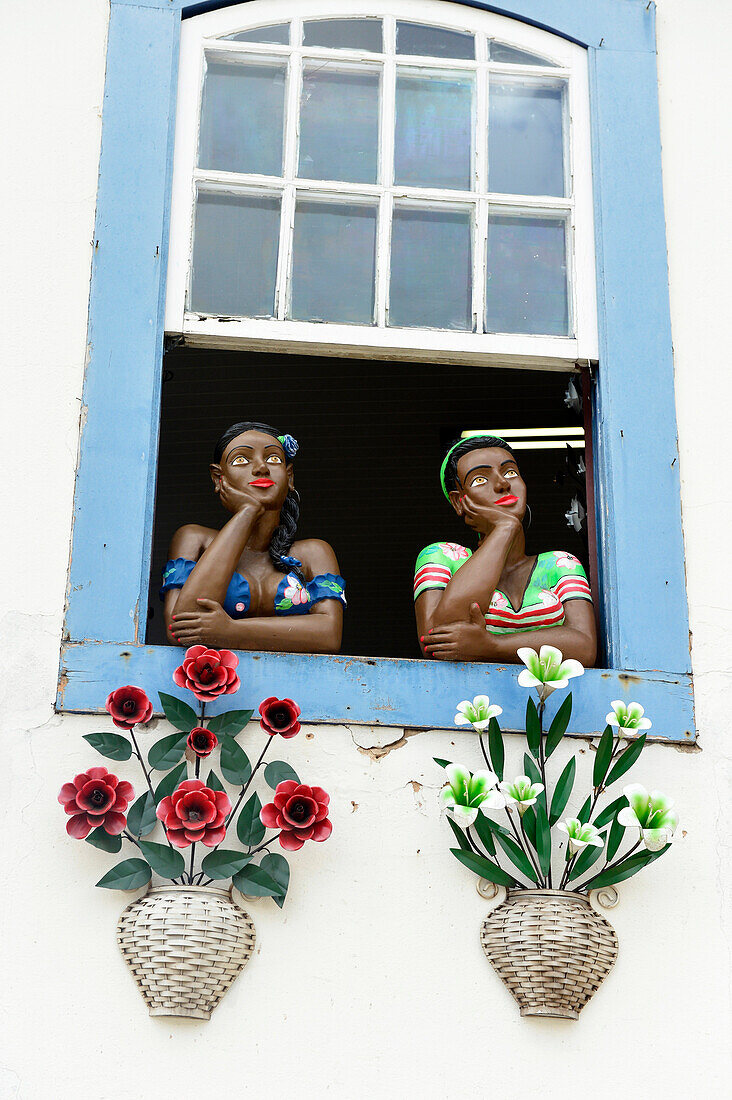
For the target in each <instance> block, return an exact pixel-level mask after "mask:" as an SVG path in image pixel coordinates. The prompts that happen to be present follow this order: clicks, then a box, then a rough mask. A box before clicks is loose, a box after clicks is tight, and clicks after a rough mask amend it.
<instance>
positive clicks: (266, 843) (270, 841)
mask: <svg viewBox="0 0 732 1100" xmlns="http://www.w3.org/2000/svg"><path fill="white" fill-rule="evenodd" d="M279 835H280V834H279V833H275V835H274V836H271V837H270V838H269V840H265V842H264V844H260V845H259V847H258V848H254V849H253V851H251V852H248V853H247V855H252V856H256V854H257V852H261V851H262V850H263V849H264V848H267V847H268V846H269V845H270V844H271V843H272V841H273V840H277V837H278V836H279ZM199 877H200V876H199ZM210 882H213V879H212V878H207V879H206V880H205V882H199V883H198V885H199V886H208V884H209V883H210Z"/></svg>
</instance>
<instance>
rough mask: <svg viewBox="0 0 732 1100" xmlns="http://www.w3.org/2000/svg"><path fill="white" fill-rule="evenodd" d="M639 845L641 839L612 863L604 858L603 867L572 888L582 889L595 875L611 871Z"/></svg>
mask: <svg viewBox="0 0 732 1100" xmlns="http://www.w3.org/2000/svg"><path fill="white" fill-rule="evenodd" d="M640 846H641V841H640V840H637V841H636V842H635V844H634V845H633V847H632V848H629V849H628V851H627V852H624V853H623V855H622V856H618V858H617V859H616V860H615V861H614V862H613V863H608V862H607V860H605V866H604V867H601V868H600V870H599V871H595V872H594V874H592V875H590V877H589V878H586V879H585V881H584V882H580V883H579V884H578V885H577V886H575V887H574V889H575V890H584V889H585V887H586V886H587V883H588V882H592V879H593V878H595V877H596V876H597V875H602V874H604V873H605V871H612V870H613V868H614V867H617V866H618V864H619V863H622V862H623V860H625V859H627V858H628V856H632V854H633V852H634V851H635V850H636V848H640Z"/></svg>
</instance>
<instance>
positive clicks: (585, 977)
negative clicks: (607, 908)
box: [480, 890, 618, 1020]
mask: <svg viewBox="0 0 732 1100" xmlns="http://www.w3.org/2000/svg"><path fill="white" fill-rule="evenodd" d="M480 940H481V943H482V945H483V950H484V951H485V953H486V956H487V957H488V961H489V962H490V963H491V965H492V966H493V968H494V970H495V971H496V972H497V973H498V975H499V977H500V978H501V979H502V981H503V982H504V983H505V984H506V985H507V986H508V988H509V989H510V990H511V993H512V994H513V996H514V998H515V1000H516V1002H517V1003H518V1006H519V1008H520V1009H521V1015H522V1016H559V1017H563V1018H564V1019H568V1020H576V1019H577V1018H578V1016H579V1014H580V1011H581V1010H582V1009H583V1008H584V1006H585V1005H586V1004H587V1002H588V1001H589V999H590V997H592V995H593V993H595V991H596V990H597V988H598V987H599V985H600V983H601V982H602V981H603V979H604V978H605V977H607V975H608V974H609V972H610V970H611V969H612V967H613V964H614V962H615V959H616V958H617V955H618V937H617V936H616V934H615V930H614V929H613V927H612V926H611V925H610V924H609V923H608V922H607V921H606V920H605V918H604V917H602V916H600V914H599V913H596V912H595V910H594V909H593V908H592V906H591V905H590V903H589V900H588V899H587V897H586V896H585V895H584V894H577V893H574V892H571V891H568V890H511V891H510V892H509V893H508V896H507V897H506V900H505V901H504V902H502V904H501V905H498V906H497V907H496V908H495V909H493V910H492V912H491V913H489V915H488V917H487V918H486V920H485V921H484V922H483V926H482V928H481V933H480Z"/></svg>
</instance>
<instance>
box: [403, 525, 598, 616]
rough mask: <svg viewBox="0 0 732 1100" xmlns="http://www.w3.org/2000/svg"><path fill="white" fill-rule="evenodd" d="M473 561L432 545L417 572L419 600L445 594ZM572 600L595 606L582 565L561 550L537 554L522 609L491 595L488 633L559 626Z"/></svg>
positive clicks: (461, 551)
mask: <svg viewBox="0 0 732 1100" xmlns="http://www.w3.org/2000/svg"><path fill="white" fill-rule="evenodd" d="M471 557H472V553H471V551H470V550H469V549H468V548H467V547H465V546H458V544H457V543H452V542H433V543H431V544H430V545H429V546H426V547H425V548H424V550H423V551H422V553H421V554H420V555H419V557H418V558H417V564H416V567H415V573H414V598H415V600H416V599H417V597H418V596H420V595H421V594H422V592H427V591H428V590H429V589H431V588H436V589H444V588H447V586H448V584H449V583H450V581H451V580H452V578H453V577H454V575H455V573H456V572H457V571H458V569H459V568H460V567H461V566H462V565H464V564H465V562H466V561H467V560H468V559H469V558H471ZM568 600H589V601H590V603H591V602H592V594H591V592H590V586H589V583H588V581H587V575H586V574H585V571H584V569H583V567H582V563H581V562H580V561H579V559H578V558H575V557H574V555H573V554H568V553H566V552H565V551H563V550H550V551H548V552H547V553H544V554H539V555H538V556H537V559H536V564H535V565H534V568H533V570H532V572H531V576H530V577H529V581H528V584H527V585H526V591H525V592H524V598H523V600H522V601H521V606H520V607H518V608H514V607H513V606H512V604H511V602H510V600H509V599H508V597H507V596H506V594H505V593H504V592H501V591H499V590H498V589H496V591H495V592H494V593H493V597H492V599H491V603H490V609H489V611H488V613H487V615H486V616H485V625H486V630H490V632H491V633H492V634H515V633H517V632H519V631H523V630H540V629H541V628H542V627H544V626H560V625H561V624H562V623H563V622H564V604H565V603H566V602H567V601H568Z"/></svg>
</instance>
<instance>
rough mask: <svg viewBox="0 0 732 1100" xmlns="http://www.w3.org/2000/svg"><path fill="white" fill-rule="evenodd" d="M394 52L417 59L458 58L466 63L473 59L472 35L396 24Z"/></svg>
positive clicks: (436, 28)
mask: <svg viewBox="0 0 732 1100" xmlns="http://www.w3.org/2000/svg"><path fill="white" fill-rule="evenodd" d="M396 52H397V53H404V54H410V55H412V56H415V55H416V56H417V57H458V58H464V59H465V60H466V61H473V60H474V58H475V41H474V39H473V36H472V34H465V33H464V32H462V31H446V30H444V29H443V28H442V27H427V26H425V25H424V23H405V22H402V20H401V19H400V20H399V21H398V22H397V31H396Z"/></svg>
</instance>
